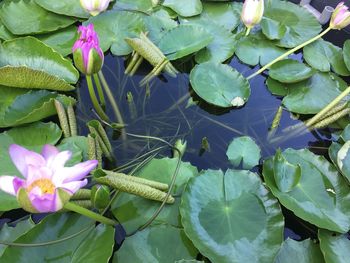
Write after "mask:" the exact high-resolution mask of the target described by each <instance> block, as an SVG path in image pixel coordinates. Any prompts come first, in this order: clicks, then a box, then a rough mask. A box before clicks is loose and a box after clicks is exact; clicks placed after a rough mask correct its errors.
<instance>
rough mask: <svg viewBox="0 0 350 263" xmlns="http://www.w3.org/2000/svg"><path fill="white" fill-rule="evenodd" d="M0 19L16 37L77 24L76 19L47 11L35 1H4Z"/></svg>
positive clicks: (0, 5)
mask: <svg viewBox="0 0 350 263" xmlns="http://www.w3.org/2000/svg"><path fill="white" fill-rule="evenodd" d="M0 17H1V20H2V22H3V23H4V25H5V26H6V27H7V28H8V29H9V30H10V31H11V33H13V34H15V35H28V34H39V33H46V32H52V31H55V30H57V29H60V28H64V27H67V26H69V25H71V24H73V23H75V22H76V19H75V18H72V17H68V16H61V15H58V14H55V13H52V12H49V11H47V10H45V9H44V8H42V7H41V6H39V5H37V4H36V3H35V0H3V1H2V2H1V4H0Z"/></svg>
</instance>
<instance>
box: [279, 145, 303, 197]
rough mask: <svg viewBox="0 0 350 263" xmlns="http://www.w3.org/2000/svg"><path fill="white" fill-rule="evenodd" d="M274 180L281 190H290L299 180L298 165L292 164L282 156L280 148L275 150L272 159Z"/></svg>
mask: <svg viewBox="0 0 350 263" xmlns="http://www.w3.org/2000/svg"><path fill="white" fill-rule="evenodd" d="M273 164H274V167H273V170H274V173H273V175H274V180H275V183H276V185H277V188H278V189H279V190H280V191H281V192H283V193H287V192H290V191H291V190H292V189H293V188H294V187H295V186H296V185H297V184H298V183H299V181H300V177H301V168H300V165H293V164H291V163H289V162H288V161H287V160H286V158H284V156H283V154H282V153H281V150H277V152H276V154H275V156H274V159H273Z"/></svg>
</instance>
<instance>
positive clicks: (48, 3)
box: [35, 0, 90, 18]
mask: <svg viewBox="0 0 350 263" xmlns="http://www.w3.org/2000/svg"><path fill="white" fill-rule="evenodd" d="M35 2H36V3H37V4H38V5H40V6H41V7H42V8H45V9H46V10H48V11H51V12H53V13H56V14H60V15H66V16H75V17H80V18H88V17H89V16H90V14H89V13H88V12H86V11H85V10H84V9H83V8H82V7H81V5H80V1H77V0H73V1H72V0H60V1H56V0H35Z"/></svg>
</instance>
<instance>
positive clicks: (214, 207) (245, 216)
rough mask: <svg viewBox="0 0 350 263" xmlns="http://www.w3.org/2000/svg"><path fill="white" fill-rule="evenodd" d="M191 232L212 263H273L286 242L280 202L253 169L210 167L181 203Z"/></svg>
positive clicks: (193, 181) (190, 185)
mask: <svg viewBox="0 0 350 263" xmlns="http://www.w3.org/2000/svg"><path fill="white" fill-rule="evenodd" d="M180 212H181V217H182V224H183V227H184V230H185V232H186V234H187V236H188V237H189V238H190V239H191V240H192V242H193V244H194V245H195V246H196V247H197V248H198V249H199V251H200V252H201V253H202V254H203V255H204V256H205V257H207V258H208V259H209V260H210V261H211V262H220V263H221V262H222V263H225V262H230V263H233V262H237V263H240V262H251V263H254V262H259V263H265V262H266V263H271V262H272V261H273V259H274V257H275V256H276V254H277V252H278V250H279V247H280V245H281V243H282V241H283V224H284V223H283V216H282V213H281V210H280V207H279V205H278V202H277V200H276V199H275V198H274V197H273V196H272V195H271V194H270V193H269V192H268V191H267V189H266V188H265V187H264V186H263V184H262V181H261V180H260V178H259V176H258V175H257V174H254V173H251V172H249V171H237V170H227V172H226V173H225V175H224V174H223V172H222V171H213V170H208V171H205V172H204V173H203V174H201V175H200V176H198V177H194V178H192V179H190V181H189V183H188V185H187V187H186V189H185V192H184V193H183V196H182V202H181V206H180Z"/></svg>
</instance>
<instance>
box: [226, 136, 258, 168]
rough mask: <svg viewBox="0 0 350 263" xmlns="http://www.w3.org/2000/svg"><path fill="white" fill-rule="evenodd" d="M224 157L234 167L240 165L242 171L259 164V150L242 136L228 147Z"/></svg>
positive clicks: (253, 143)
mask: <svg viewBox="0 0 350 263" xmlns="http://www.w3.org/2000/svg"><path fill="white" fill-rule="evenodd" d="M226 155H227V157H228V159H229V160H230V162H231V163H232V164H233V165H234V166H235V167H238V166H239V165H240V164H241V163H242V167H243V169H246V170H249V169H251V168H253V167H254V166H256V165H258V164H259V160H260V158H261V150H260V147H259V146H258V145H257V144H256V142H255V141H254V140H253V139H252V138H250V137H248V136H242V137H238V138H235V139H234V140H233V141H232V142H231V143H230V144H229V145H228V148H227V151H226Z"/></svg>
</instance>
